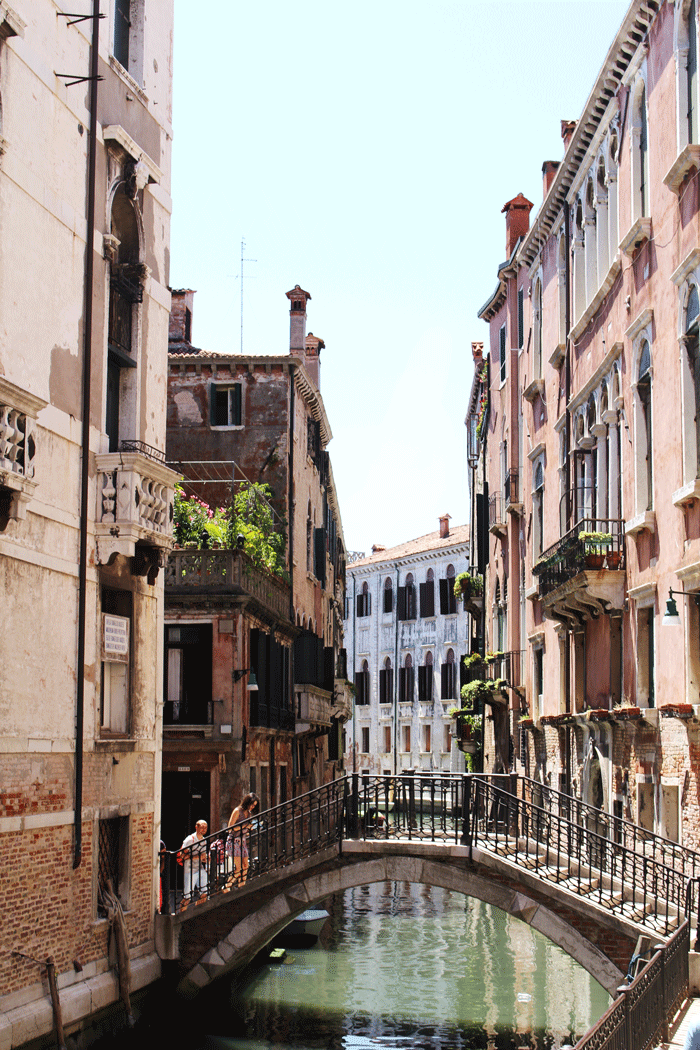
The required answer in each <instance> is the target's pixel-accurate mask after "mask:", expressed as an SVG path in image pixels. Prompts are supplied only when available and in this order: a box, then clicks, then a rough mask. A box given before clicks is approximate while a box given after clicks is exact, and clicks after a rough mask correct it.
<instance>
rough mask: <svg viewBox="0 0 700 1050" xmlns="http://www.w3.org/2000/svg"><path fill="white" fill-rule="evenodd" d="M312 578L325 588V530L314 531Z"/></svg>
mask: <svg viewBox="0 0 700 1050" xmlns="http://www.w3.org/2000/svg"><path fill="white" fill-rule="evenodd" d="M314 576H315V577H316V579H317V580H318V581H319V583H320V584H321V586H322V587H325V586H326V530H325V529H324V528H320V529H314Z"/></svg>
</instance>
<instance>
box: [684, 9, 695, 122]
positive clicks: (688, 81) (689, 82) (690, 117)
mask: <svg viewBox="0 0 700 1050" xmlns="http://www.w3.org/2000/svg"><path fill="white" fill-rule="evenodd" d="M685 26H686V33H687V37H688V55H687V58H686V64H685V85H686V94H687V99H686V125H687V128H688V132H687V134H688V142H695V143H697V141H698V10H697V4H696V0H690V3H689V4H688V11H687V16H686V20H685Z"/></svg>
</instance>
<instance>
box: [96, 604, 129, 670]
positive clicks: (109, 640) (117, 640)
mask: <svg viewBox="0 0 700 1050" xmlns="http://www.w3.org/2000/svg"><path fill="white" fill-rule="evenodd" d="M102 659H103V660H109V661H110V662H115V663H124V664H125V663H128V662H129V620H128V617H126V616H112V615H110V614H109V613H102Z"/></svg>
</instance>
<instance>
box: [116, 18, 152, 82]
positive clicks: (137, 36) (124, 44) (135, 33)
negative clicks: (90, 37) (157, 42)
mask: <svg viewBox="0 0 700 1050" xmlns="http://www.w3.org/2000/svg"><path fill="white" fill-rule="evenodd" d="M143 6H144V0H114V38H113V48H112V53H113V55H114V57H115V58H116V60H117V62H118V63H119V65H120V66H123V68H124V69H126V70H127V71H128V72H129V73H130V74H131V76H132V77H133V78H134V80H136V81H137V82H138V83H139V84H141V83H143V32H144V24H143V23H144V11H143Z"/></svg>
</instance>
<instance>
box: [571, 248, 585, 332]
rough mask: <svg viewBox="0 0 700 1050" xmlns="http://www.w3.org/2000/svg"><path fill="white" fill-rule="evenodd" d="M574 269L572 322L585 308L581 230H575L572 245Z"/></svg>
mask: <svg viewBox="0 0 700 1050" xmlns="http://www.w3.org/2000/svg"><path fill="white" fill-rule="evenodd" d="M572 252H573V271H574V324H575V323H576V322H577V321H578V319H579V317H580V316H581V314H582V313H583V311H584V309H585V305H586V303H585V300H586V270H585V260H584V254H583V230H576V232H575V233H574V238H573V245H572Z"/></svg>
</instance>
